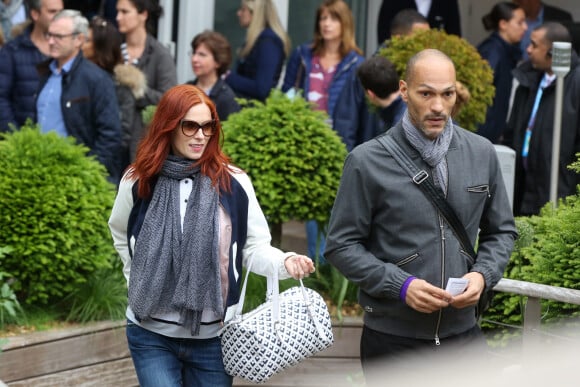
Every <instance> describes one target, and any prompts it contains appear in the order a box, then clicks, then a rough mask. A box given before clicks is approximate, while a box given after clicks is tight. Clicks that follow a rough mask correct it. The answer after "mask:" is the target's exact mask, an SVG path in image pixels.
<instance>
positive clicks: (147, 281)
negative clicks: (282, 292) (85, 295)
mask: <svg viewBox="0 0 580 387" xmlns="http://www.w3.org/2000/svg"><path fill="white" fill-rule="evenodd" d="M187 177H190V178H192V180H193V183H192V184H193V187H192V190H191V194H190V196H189V198H188V199H187V207H186V211H185V217H184V221H183V232H182V230H181V215H180V211H179V199H180V198H179V192H180V189H179V182H180V180H182V179H185V178H187ZM218 203H219V199H218V192H217V190H216V189H215V187H213V186H212V184H211V179H210V178H209V177H207V176H204V175H202V174H201V173H200V172H199V168H198V167H197V168H192V161H191V160H186V159H181V158H177V157H175V156H169V157H168V159H167V160H166V161H165V163H164V165H163V169H162V171H161V173H160V175H159V178H158V180H157V183H156V185H155V189H154V190H153V195H152V198H151V203H150V204H149V207H148V209H147V213H146V214H145V218H144V220H143V225H142V227H141V231H140V232H139V236H138V238H137V241H136V243H135V251H134V254H133V259H132V261H131V277H130V281H129V305H130V306H131V309H132V310H133V313H135V316H136V317H137V318H138V319H140V320H142V319H148V318H152V317H155V316H159V315H167V314H171V315H175V316H179V317H178V318H177V317H175V320H176V321H169V322H171V323H176V324H179V325H182V326H186V327H191V334H192V335H193V336H195V335H198V334H199V327H200V323H201V314H202V312H203V310H204V309H209V310H212V311H214V312H215V313H217V314H218V315H221V314H222V313H223V299H222V291H221V281H220V267H219V253H218V243H219V217H218Z"/></svg>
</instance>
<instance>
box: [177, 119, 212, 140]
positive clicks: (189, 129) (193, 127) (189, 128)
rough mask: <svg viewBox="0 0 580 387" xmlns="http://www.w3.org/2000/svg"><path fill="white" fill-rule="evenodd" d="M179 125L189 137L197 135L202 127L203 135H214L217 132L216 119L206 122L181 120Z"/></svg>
mask: <svg viewBox="0 0 580 387" xmlns="http://www.w3.org/2000/svg"><path fill="white" fill-rule="evenodd" d="M179 126H180V127H181V132H182V133H183V134H184V135H186V136H187V137H193V136H195V134H196V133H197V132H198V130H200V129H201V132H202V133H203V135H204V136H206V137H209V136H213V134H214V132H215V121H214V120H211V121H207V122H204V123H203V124H200V123H199V122H196V121H192V120H181V121H180V122H179Z"/></svg>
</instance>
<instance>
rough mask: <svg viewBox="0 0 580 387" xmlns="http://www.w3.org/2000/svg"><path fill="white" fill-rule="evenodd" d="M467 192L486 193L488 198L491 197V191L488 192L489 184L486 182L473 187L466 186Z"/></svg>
mask: <svg viewBox="0 0 580 387" xmlns="http://www.w3.org/2000/svg"><path fill="white" fill-rule="evenodd" d="M467 192H473V193H486V194H487V197H488V198H490V197H491V193H490V192H489V185H487V184H482V185H476V186H474V187H467Z"/></svg>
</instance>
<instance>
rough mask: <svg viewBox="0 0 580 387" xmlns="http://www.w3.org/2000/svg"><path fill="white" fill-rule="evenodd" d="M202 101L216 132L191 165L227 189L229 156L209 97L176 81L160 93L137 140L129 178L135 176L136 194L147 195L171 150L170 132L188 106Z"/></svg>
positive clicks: (195, 87) (176, 126)
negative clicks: (154, 108) (139, 139)
mask: <svg viewBox="0 0 580 387" xmlns="http://www.w3.org/2000/svg"><path fill="white" fill-rule="evenodd" d="M200 103H203V104H205V105H207V107H208V108H209V110H210V111H211V118H212V119H213V120H214V121H215V129H216V132H215V134H214V135H213V136H211V137H210V138H209V141H208V143H207V145H206V148H205V150H204V152H203V155H202V156H201V158H200V159H199V160H196V161H193V160H192V166H193V165H199V166H200V168H201V173H202V174H204V175H206V176H208V177H209V178H211V181H212V182H213V185H214V186H215V187H216V188H217V187H219V188H221V189H224V190H229V189H230V174H229V167H228V165H229V163H230V160H229V158H228V157H227V156H226V155H225V154H224V153H223V152H222V149H221V146H222V143H223V131H222V127H221V124H220V121H219V118H218V114H217V111H216V108H215V105H214V103H213V102H212V100H211V99H210V98H209V97H208V96H207V95H206V94H205V93H204V92H203V91H202V90H201V89H199V88H198V87H197V86H193V85H178V86H175V87H172V88H171V89H169V90H167V92H166V93H165V94H164V95H163V97H161V100H160V101H159V104H158V105H157V109H156V111H155V115H154V116H153V120H152V121H151V124H150V125H149V127H148V129H147V133H146V135H145V137H144V138H143V140H141V142H140V143H139V147H138V149H137V157H136V159H135V163H133V170H132V172H131V173H130V175H129V176H130V177H131V178H135V179H138V180H139V186H138V196H139V197H141V198H146V197H149V196H150V195H151V188H152V183H153V182H154V181H155V179H156V177H157V175H159V173H160V172H161V168H162V167H163V163H164V162H165V159H167V156H168V155H169V153H170V151H171V141H172V136H173V132H174V131H175V130H176V129H177V128H178V126H179V121H180V120H181V119H182V118H183V117H185V115H186V114H187V112H188V111H189V109H191V108H192V107H193V106H195V105H198V104H200Z"/></svg>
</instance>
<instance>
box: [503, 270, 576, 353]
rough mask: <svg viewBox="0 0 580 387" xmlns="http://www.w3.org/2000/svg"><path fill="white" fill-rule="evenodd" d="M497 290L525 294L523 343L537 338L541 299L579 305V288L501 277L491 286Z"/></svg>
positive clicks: (540, 315)
mask: <svg viewBox="0 0 580 387" xmlns="http://www.w3.org/2000/svg"><path fill="white" fill-rule="evenodd" d="M493 290H495V291H497V292H503V293H512V294H519V295H521V296H526V297H527V300H526V303H525V307H524V318H523V345H524V346H525V345H526V343H529V342H530V341H531V340H532V339H535V338H537V333H538V329H539V327H540V323H541V317H542V310H541V300H542V299H544V300H552V301H558V302H564V303H568V304H574V305H580V290H575V289H568V288H562V287H558V286H549V285H543V284H536V283H533V282H526V281H517V280H512V279H507V278H502V279H501V280H500V281H499V282H498V284H497V285H496V286H495V287H494V288H493Z"/></svg>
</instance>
